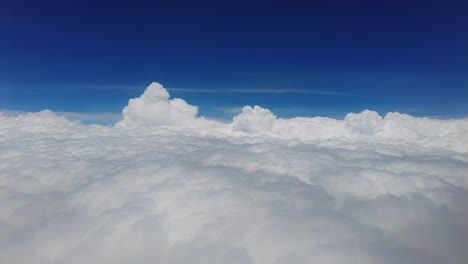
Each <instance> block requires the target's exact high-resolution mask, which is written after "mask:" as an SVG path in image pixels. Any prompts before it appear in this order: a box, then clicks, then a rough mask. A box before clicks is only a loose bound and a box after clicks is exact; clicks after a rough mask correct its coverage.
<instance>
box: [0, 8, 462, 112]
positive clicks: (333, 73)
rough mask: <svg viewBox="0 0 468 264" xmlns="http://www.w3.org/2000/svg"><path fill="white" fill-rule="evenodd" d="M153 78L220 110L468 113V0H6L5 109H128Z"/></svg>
mask: <svg viewBox="0 0 468 264" xmlns="http://www.w3.org/2000/svg"><path fill="white" fill-rule="evenodd" d="M151 81H159V82H161V83H162V84H163V85H164V86H165V87H167V88H169V90H170V92H171V94H172V95H173V96H175V97H181V98H184V99H186V100H187V101H188V102H189V103H191V104H194V105H198V106H199V107H200V113H201V114H202V115H205V116H211V117H219V118H226V117H229V116H230V115H232V114H230V113H229V112H230V111H229V110H230V108H233V109H234V110H235V109H236V107H239V106H243V105H246V104H251V105H252V104H258V105H261V106H264V107H267V108H270V109H272V110H273V111H274V112H275V113H276V114H277V115H279V116H282V117H289V116H297V115H301V116H315V115H324V116H332V117H342V116H343V115H344V114H345V113H347V112H351V111H361V110H363V109H366V108H369V109H374V110H377V111H379V112H380V113H382V114H384V113H386V112H387V111H400V112H405V113H409V114H412V115H416V116H439V117H460V116H467V115H468V1H443V0H440V1H427V0H426V1H352V0H346V1H333V0H332V1H308V2H295V1H245V2H243V1H212V2H207V1H203V2H198V3H197V1H137V0H132V1H20V0H1V1H0V109H10V110H26V111H38V110H42V109H45V108H48V109H52V110H54V111H70V112H87V113H95V112H119V111H120V110H121V109H122V108H123V106H125V105H126V103H127V100H128V99H129V98H130V97H135V96H138V95H139V94H140V93H141V92H142V90H143V89H144V87H145V86H146V85H148V84H149V83H150V82H151ZM171 89H173V90H172V91H171ZM210 89H213V91H212V92H210V91H211V90H210ZM249 90H250V91H252V92H247V91H249ZM262 90H264V91H263V92H262ZM223 110H224V112H223Z"/></svg>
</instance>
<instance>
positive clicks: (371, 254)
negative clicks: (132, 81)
mask: <svg viewBox="0 0 468 264" xmlns="http://www.w3.org/2000/svg"><path fill="white" fill-rule="evenodd" d="M196 113H197V108H196V107H195V106H191V105H189V104H187V103H186V102H185V101H183V100H182V99H172V100H171V99H169V94H168V93H167V91H166V90H165V89H164V88H163V87H162V86H160V85H159V84H155V83H154V84H152V85H150V87H148V89H147V90H146V91H145V93H144V94H143V95H142V96H141V97H140V98H137V99H132V100H130V102H129V105H128V106H127V107H126V108H125V109H124V111H123V115H124V119H123V120H122V121H121V122H119V123H118V124H117V125H116V126H98V125H82V124H79V123H75V122H71V121H68V120H67V119H66V118H64V117H62V116H60V115H57V114H55V113H53V112H50V111H43V112H39V113H29V114H25V115H19V116H16V117H7V116H2V115H1V114H0V150H1V151H0V263H72V264H73V263H155V262H157V263H203V264H206V263H252V264H256V263H268V264H270V263H277V264H279V263H315V262H317V263H464V262H466V259H468V176H467V175H468V143H467V142H468V139H467V135H468V120H466V119H459V120H435V119H429V118H415V117H411V116H408V115H403V114H398V113H389V114H387V115H386V116H385V117H381V116H379V115H378V114H377V113H375V112H372V111H364V112H362V113H359V114H348V115H347V116H346V118H345V119H344V120H335V119H329V118H322V117H315V118H293V119H281V118H277V117H276V116H275V115H274V114H273V113H271V112H270V111H269V110H267V109H262V108H260V107H258V106H256V107H253V108H252V107H245V108H244V109H243V110H242V113H241V114H240V115H239V116H237V117H235V118H234V119H233V122H232V123H228V124H225V123H221V122H215V121H211V120H206V119H204V118H201V117H197V116H196Z"/></svg>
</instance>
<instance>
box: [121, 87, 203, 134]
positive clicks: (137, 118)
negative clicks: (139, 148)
mask: <svg viewBox="0 0 468 264" xmlns="http://www.w3.org/2000/svg"><path fill="white" fill-rule="evenodd" d="M197 112H198V108H197V107H196V106H193V105H189V104H187V102H185V101H184V100H183V99H180V98H176V99H172V100H169V93H168V92H167V90H166V89H164V87H163V86H162V85H161V84H159V83H156V82H153V83H152V84H150V86H148V88H146V90H145V92H144V93H143V94H142V95H141V96H140V97H139V98H134V99H130V101H129V102H128V106H126V107H125V108H124V109H123V111H122V113H123V116H124V119H123V120H122V121H121V122H119V123H118V126H122V127H134V126H137V125H153V126H154V125H156V126H164V125H166V126H167V125H169V126H174V125H186V126H187V125H190V124H191V123H193V122H194V120H195V116H196V115H197Z"/></svg>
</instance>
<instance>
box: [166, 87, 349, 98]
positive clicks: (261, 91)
mask: <svg viewBox="0 0 468 264" xmlns="http://www.w3.org/2000/svg"><path fill="white" fill-rule="evenodd" d="M168 90H169V91H171V92H180V93H245V94H249V93H259V94H315V95H328V96H350V95H348V94H344V93H338V92H331V91H322V90H312V89H293V88H289V89H271V88H263V89H254V88H251V89H241V88H237V89H231V88H225V89H208V88H169V89H168Z"/></svg>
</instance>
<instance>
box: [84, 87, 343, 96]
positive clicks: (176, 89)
mask: <svg viewBox="0 0 468 264" xmlns="http://www.w3.org/2000/svg"><path fill="white" fill-rule="evenodd" d="M78 87H79V88H84V89H99V90H144V88H145V86H143V85H120V84H117V85H114V84H83V85H79V86H78ZM166 89H167V90H168V91H170V92H174V93H207V94H208V93H211V94H224V93H239V94H255V93H256V94H311V95H313V94H315V95H328V96H351V95H349V94H346V93H341V92H335V91H325V90H315V89H296V88H180V87H173V88H171V87H168V88H166Z"/></svg>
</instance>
